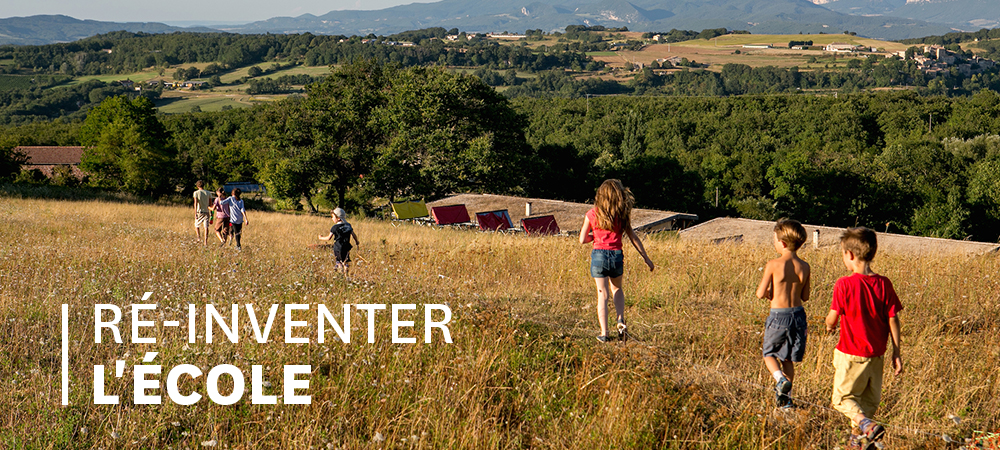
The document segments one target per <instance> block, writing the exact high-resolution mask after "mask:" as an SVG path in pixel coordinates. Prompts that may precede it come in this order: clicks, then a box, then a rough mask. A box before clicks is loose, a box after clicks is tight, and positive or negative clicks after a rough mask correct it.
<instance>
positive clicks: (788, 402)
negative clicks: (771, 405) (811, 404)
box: [778, 394, 795, 411]
mask: <svg viewBox="0 0 1000 450" xmlns="http://www.w3.org/2000/svg"><path fill="white" fill-rule="evenodd" d="M779 395H780V394H779ZM782 397H784V398H783V399H781V400H783V401H784V403H781V401H779V402H778V409H780V410H782V411H791V410H793V409H795V402H793V401H792V398H791V397H789V396H787V395H782Z"/></svg>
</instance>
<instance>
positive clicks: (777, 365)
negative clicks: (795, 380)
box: [764, 356, 784, 373]
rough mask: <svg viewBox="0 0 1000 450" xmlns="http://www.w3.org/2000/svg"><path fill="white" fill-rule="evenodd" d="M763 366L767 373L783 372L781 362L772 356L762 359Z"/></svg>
mask: <svg viewBox="0 0 1000 450" xmlns="http://www.w3.org/2000/svg"><path fill="white" fill-rule="evenodd" d="M764 366H765V367H767V373H774V371H775V370H781V371H782V372H784V369H782V368H781V360H780V359H778V358H775V357H773V356H765V357H764Z"/></svg>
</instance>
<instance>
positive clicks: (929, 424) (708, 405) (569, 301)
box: [0, 198, 1000, 449]
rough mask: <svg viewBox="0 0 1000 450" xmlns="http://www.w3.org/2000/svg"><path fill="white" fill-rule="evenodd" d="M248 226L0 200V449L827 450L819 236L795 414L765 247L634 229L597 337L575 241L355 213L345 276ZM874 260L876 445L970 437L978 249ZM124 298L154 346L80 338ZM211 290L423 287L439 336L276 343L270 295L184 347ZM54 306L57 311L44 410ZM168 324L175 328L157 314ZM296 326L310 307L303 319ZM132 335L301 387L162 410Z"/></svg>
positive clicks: (271, 219) (359, 330) (992, 361)
mask: <svg viewBox="0 0 1000 450" xmlns="http://www.w3.org/2000/svg"><path fill="white" fill-rule="evenodd" d="M249 220H250V223H249V224H248V226H247V227H246V232H245V238H244V248H243V251H242V252H237V251H235V249H233V248H232V247H226V248H219V247H218V246H217V245H210V246H208V247H203V246H201V245H199V244H198V243H197V242H196V241H195V238H194V230H192V229H191V228H192V214H191V212H190V208H186V207H175V206H156V205H135V204H123V203H102V202H68V201H65V202H61V201H52V200H34V199H21V198H0V221H2V223H3V224H4V226H3V227H0V392H2V393H3V394H0V447H2V448H12V449H18V448H30V449H36V448H37V449H50V448H51V449H63V448H74V449H98V448H105V449H111V448H116V449H117V448H143V449H146V448H148V449H200V448H210V447H213V446H214V448H228V449H261V448H263V449H270V448H289V449H357V448H404V449H405V448H477V449H478V448H503V449H506V448H703V449H710V448H743V449H763V448H816V449H832V448H836V447H838V446H842V445H843V442H844V437H845V432H846V429H847V421H846V419H844V418H843V417H840V416H838V415H837V414H835V413H833V412H831V411H830V410H829V409H828V408H827V407H826V405H828V404H829V395H830V385H831V383H832V377H833V372H832V368H831V365H830V360H831V355H832V350H833V347H834V345H835V343H836V338H835V337H834V336H832V335H827V334H825V333H824V330H823V329H822V317H823V316H824V315H825V313H826V311H827V309H828V305H829V299H830V296H831V290H832V286H833V283H834V281H835V280H836V279H837V278H838V277H840V276H842V275H845V274H846V272H845V269H844V267H843V264H842V262H841V260H840V255H839V254H838V253H837V252H836V251H833V250H822V249H821V250H811V249H807V250H804V251H803V252H802V256H803V257H804V258H805V259H806V260H807V261H808V262H810V263H811V264H812V266H813V276H814V278H813V286H814V290H813V300H812V301H810V302H808V303H807V306H806V309H807V312H808V314H809V316H810V327H811V329H810V338H809V339H810V340H809V344H808V347H807V354H806V360H805V361H804V362H803V363H802V364H801V365H800V366H799V368H798V378H797V379H796V386H795V389H794V391H793V395H795V396H796V397H797V399H798V403H799V405H801V406H802V407H801V408H799V409H797V410H795V411H794V412H791V413H780V412H778V411H775V409H774V408H773V402H774V399H773V394H772V393H770V392H769V391H768V386H770V385H771V383H772V381H771V378H770V375H769V374H767V373H766V371H765V370H764V367H763V364H762V363H761V359H760V357H759V351H760V350H759V349H760V343H761V334H760V332H761V331H762V328H763V321H764V318H765V316H766V315H767V306H766V304H765V303H764V302H762V301H759V300H757V299H756V298H754V296H753V292H754V289H755V287H756V283H757V281H758V277H759V276H760V268H761V267H762V266H763V264H764V262H765V261H766V260H767V259H769V258H771V257H773V255H772V252H773V250H771V249H768V248H766V247H754V246H749V245H732V244H726V245H711V244H703V243H697V242H688V241H681V240H678V239H676V238H671V237H657V236H650V237H647V239H646V244H647V248H648V249H649V253H650V255H651V257H652V259H653V260H654V261H655V262H656V264H657V268H656V270H655V271H654V272H652V273H650V272H648V271H645V270H644V268H642V267H640V266H641V264H639V263H638V262H639V261H638V259H637V255H635V253H634V252H632V251H627V252H626V253H627V254H626V261H627V262H626V274H625V277H626V281H625V291H626V298H627V305H628V306H627V315H628V318H629V321H630V322H629V323H630V328H631V329H633V330H634V339H632V340H630V341H629V342H628V343H625V344H621V343H613V344H603V343H599V342H597V341H596V340H595V339H594V336H595V335H596V334H597V326H596V319H595V316H596V315H595V300H594V298H595V296H594V287H593V281H592V280H591V278H590V277H589V273H588V258H589V248H588V247H587V246H581V245H579V244H577V243H576V241H575V239H567V238H559V237H549V238H531V237H526V236H510V235H503V234H492V233H480V232H473V231H461V230H448V229H436V228H431V227H421V226H416V225H409V224H394V223H389V222H380V221H373V220H366V219H355V220H352V222H353V224H354V226H355V229H356V230H357V233H358V235H359V237H360V239H361V245H360V246H359V247H357V248H356V249H355V252H354V255H355V258H354V259H355V261H356V263H355V265H354V267H353V268H352V270H351V273H350V277H349V278H347V277H345V276H343V275H342V274H339V273H337V272H336V271H335V270H334V268H333V264H332V258H333V257H332V255H331V253H330V252H327V251H322V250H316V249H311V248H309V247H308V246H309V245H310V244H314V243H317V242H318V241H317V239H316V237H317V236H318V235H320V234H325V233H326V232H327V230H328V229H329V227H330V225H331V221H330V220H329V218H326V217H315V216H295V215H287V214H278V213H266V212H258V211H250V213H249ZM212 242H214V239H213V241H212ZM874 268H875V270H876V271H878V272H880V273H883V274H885V275H887V276H889V277H890V278H891V279H892V280H893V281H894V282H895V285H896V289H897V291H898V292H899V294H900V297H901V299H902V301H903V304H904V305H905V307H906V310H905V311H904V313H903V315H902V323H903V344H904V347H903V349H902V355H903V358H904V361H905V364H906V373H905V374H904V375H903V376H902V377H899V378H895V377H892V376H887V379H886V383H885V390H884V395H883V404H882V408H881V410H880V413H879V415H878V418H879V419H880V420H882V421H883V422H884V423H886V424H887V429H888V433H889V434H888V437H887V439H886V441H885V443H886V445H887V447H888V448H897V449H898V448H903V449H908V448H946V447H948V444H946V443H945V442H944V440H943V438H942V436H943V435H944V434H947V435H948V436H949V439H954V440H956V441H959V442H961V441H962V439H963V438H968V437H973V436H974V432H975V431H997V429H998V428H1000V418H998V415H997V412H998V411H1000V364H998V363H1000V331H998V320H1000V279H998V273H1000V270H998V269H1000V261H998V259H997V257H996V256H983V257H954V258H940V257H912V256H911V255H893V254H880V255H879V256H878V257H877V258H876V260H875V264H874ZM145 291H152V292H153V296H152V298H151V299H150V301H152V302H155V303H156V304H157V305H158V309H157V310H156V313H155V314H156V316H155V317H156V322H157V326H155V327H153V328H150V329H148V330H147V333H148V334H151V335H154V336H156V337H157V338H158V342H157V343H156V344H130V343H126V344H114V343H108V342H107V341H105V342H104V343H102V344H95V343H94V339H93V324H92V321H93V305H94V304H97V303H111V304H115V305H119V306H121V307H122V308H123V312H124V313H125V316H126V318H125V319H123V324H125V325H127V324H128V323H129V320H130V319H128V318H127V317H128V311H129V310H128V309H127V305H129V304H131V303H139V302H140V297H141V296H142V294H143V292H145ZM209 302H210V303H214V304H215V305H216V306H217V307H218V308H219V309H220V311H228V310H229V309H228V308H229V306H230V305H231V304H232V303H239V304H245V303H253V304H254V305H255V306H256V307H257V310H258V311H262V310H264V311H265V312H266V308H267V306H268V305H270V304H272V303H274V304H282V303H305V304H310V305H316V304H318V303H324V304H326V305H327V306H328V307H329V308H330V309H331V310H332V311H335V312H336V311H339V310H340V308H341V305H342V304H344V303H351V304H360V303H380V304H394V303H416V304H427V303H445V304H448V305H449V306H450V308H451V310H452V312H453V317H452V321H451V323H450V324H449V325H450V331H451V335H452V338H453V340H454V343H452V344H446V343H444V342H443V341H442V340H441V339H440V337H436V338H435V340H434V342H433V343H431V344H423V343H422V340H420V342H421V343H418V344H392V343H390V341H389V334H390V332H391V329H390V327H389V325H388V320H386V318H387V317H388V313H387V312H382V313H381V314H380V315H379V316H378V318H377V319H376V342H375V343H374V344H368V343H367V340H366V339H365V336H366V334H367V323H366V318H365V316H364V315H363V314H362V313H355V314H354V315H353V319H352V322H351V323H352V328H353V333H352V336H353V337H352V342H351V343H350V344H343V343H339V342H338V343H331V342H330V341H329V340H328V341H327V343H325V344H320V343H318V342H317V341H316V337H315V334H313V337H312V339H311V341H310V343H308V344H286V343H284V340H283V335H284V333H283V327H282V326H281V324H283V323H284V322H283V314H282V312H281V311H279V313H278V317H277V318H276V319H275V327H274V330H272V338H271V341H270V342H269V343H266V344H258V343H257V342H256V341H255V340H254V339H253V338H252V336H253V334H252V332H251V331H249V325H248V324H246V317H245V315H244V316H242V317H240V320H241V322H240V328H241V332H240V336H241V340H240V341H239V343H237V344H233V343H230V342H228V341H227V340H221V339H220V340H217V341H216V342H215V343H213V344H205V343H204V342H202V340H201V339H199V340H198V342H197V343H194V344H189V343H187V340H186V339H185V337H186V333H185V332H184V331H183V329H184V325H186V323H187V320H186V311H187V305H188V304H195V305H198V309H199V310H201V311H203V308H202V305H203V304H205V303H209ZM62 304H69V305H70V312H71V314H70V319H69V324H70V330H71V333H70V344H69V349H70V352H69V354H70V360H69V361H70V369H71V370H70V371H71V386H72V390H71V392H70V395H69V399H70V405H69V406H65V407H64V406H61V405H60V348H61V347H60V346H61V342H60V316H61V314H60V305H62ZM313 308H314V309H313V311H315V306H313ZM161 313H162V315H163V316H162V317H161V316H160V314H161ZM261 314H263V313H258V317H260V315H261ZM335 314H336V313H335ZM406 314H407V313H405V312H404V319H408V320H414V321H416V326H417V327H416V328H415V329H414V330H409V331H412V333H411V335H419V334H420V333H419V332H418V331H415V330H422V316H420V317H417V316H418V314H410V316H408V317H407V316H406ZM306 316H308V315H306ZM199 317H200V316H199ZM171 319H173V320H179V321H181V322H182V324H184V325H182V326H181V330H182V331H179V332H178V331H175V330H174V329H170V328H164V327H163V326H162V325H160V324H161V323H162V321H163V320H171ZM296 319H297V320H306V317H302V318H299V317H298V316H296ZM308 320H309V322H310V323H315V315H314V314H313V317H311V318H309V319H308ZM200 326H201V325H199V327H200ZM128 329H129V327H127V326H124V327H123V332H124V333H125V334H126V336H127V335H128V334H129V331H128ZM305 330H315V328H314V327H307V328H305ZM406 332H407V330H405V329H404V335H405V334H406ZM201 333H202V331H199V334H201ZM217 333H219V332H218V330H217ZM219 335H220V334H217V336H219ZM329 335H333V336H335V334H333V333H329ZM329 335H328V336H329ZM105 336H106V338H107V337H109V334H108V333H105ZM217 339H218V338H217ZM331 340H332V339H331ZM150 351H153V352H159V355H158V356H157V357H156V359H155V361H154V363H157V364H161V365H162V366H163V372H164V374H165V373H166V372H167V371H169V370H170V368H171V367H174V366H176V365H178V364H193V365H195V366H198V367H200V368H201V369H202V370H203V371H205V372H207V370H208V369H210V368H211V367H214V366H217V365H219V364H232V365H235V366H237V367H240V368H242V369H243V371H244V373H246V374H247V377H248V384H249V373H250V366H251V365H254V364H258V365H263V366H264V375H265V377H266V378H267V379H268V380H270V382H271V383H273V386H271V387H266V388H265V389H266V392H265V393H267V394H275V395H280V394H281V390H280V385H281V367H282V366H283V365H285V364H309V365H311V367H312V373H311V375H310V376H309V377H308V378H309V379H310V383H311V384H310V386H309V389H308V391H307V393H308V394H309V395H311V396H312V403H311V404H309V405H281V404H279V405H252V404H251V403H250V402H249V401H248V400H247V398H246V397H245V398H244V399H243V400H242V401H240V402H237V403H236V404H233V405H230V406H221V405H216V404H214V403H211V402H209V401H208V399H207V398H203V399H202V400H201V402H199V403H197V404H195V405H193V406H180V405H176V404H173V403H171V402H170V401H169V400H168V399H167V398H166V396H164V398H163V402H164V403H163V404H162V405H136V404H134V403H133V402H132V401H131V398H132V389H133V383H132V381H131V380H132V376H131V373H132V369H131V367H132V366H133V365H135V364H142V362H141V361H142V357H143V355H144V354H145V353H146V352H150ZM117 359H121V360H126V361H127V363H128V364H127V369H126V373H125V376H123V377H122V378H117V377H115V376H114V375H113V369H112V367H113V366H114V364H115V362H114V361H115V360H117ZM97 364H103V365H105V366H107V367H108V369H107V373H108V375H107V377H106V384H107V391H108V393H113V394H118V395H120V396H121V398H122V404H120V405H94V404H93V391H92V387H91V383H92V373H93V367H94V365H97ZM164 378H165V375H164ZM223 380H224V381H223V382H222V384H223V385H225V384H226V383H227V382H226V381H225V380H227V378H225V377H224V378H223ZM225 389H226V388H225V387H223V390H225ZM181 390H182V391H184V392H188V391H191V390H196V391H198V392H200V393H202V394H205V385H204V377H202V378H200V379H199V380H197V381H195V380H192V379H190V378H183V379H182V382H181ZM249 391H250V386H247V393H248V395H249ZM157 393H162V392H157ZM300 393H301V392H300ZM279 403H280V400H279ZM951 417H956V418H959V419H960V420H958V421H956V420H953V419H951ZM954 447H957V445H954Z"/></svg>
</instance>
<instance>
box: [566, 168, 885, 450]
mask: <svg viewBox="0 0 1000 450" xmlns="http://www.w3.org/2000/svg"><path fill="white" fill-rule="evenodd" d="M634 204H635V200H634V198H633V196H632V192H631V191H630V190H629V189H628V188H625V187H624V186H623V185H622V183H621V181H619V180H613V179H612V180H606V181H604V183H603V184H601V186H600V187H599V188H598V189H597V195H596V197H595V199H594V208H593V209H591V210H590V211H588V212H587V215H586V217H585V218H584V221H583V228H582V229H581V230H580V243H581V244H586V243H590V242H592V243H593V250H592V252H591V258H590V275H591V277H593V278H594V281H595V282H596V285H597V321H598V324H599V326H600V329H601V334H599V335H598V336H597V340H598V341H600V342H609V341H611V340H612V338H611V336H610V335H609V334H608V305H607V303H608V300H609V299H610V300H612V302H613V303H614V306H615V313H616V319H617V331H618V336H617V337H618V339H619V340H621V341H626V340H628V337H629V333H628V325H627V322H626V320H625V295H624V293H623V291H622V278H623V274H624V270H623V269H624V258H623V254H622V249H623V245H622V243H623V238H624V237H626V236H627V237H628V238H629V241H631V242H632V245H633V247H635V249H636V251H638V252H639V254H640V255H641V256H642V258H643V260H644V261H645V263H646V266H647V267H649V270H650V271H652V270H653V268H654V265H653V261H652V260H650V258H649V256H648V255H647V254H646V250H645V248H644V247H643V245H642V242H641V241H640V240H639V238H638V237H637V236H636V234H635V232H634V231H633V229H632V224H631V223H630V220H629V217H630V215H631V212H632V207H633V206H634ZM805 241H806V231H805V228H804V227H803V226H802V224H801V223H799V222H797V221H795V220H787V219H785V220H780V221H778V222H777V223H776V224H775V226H774V233H773V243H774V248H775V250H776V251H777V252H778V253H779V255H780V256H779V257H778V258H775V259H773V260H771V261H769V262H768V263H767V265H766V266H765V267H764V274H763V277H762V279H761V281H760V284H759V285H758V287H757V297H759V298H761V299H767V300H769V301H770V314H769V315H768V317H767V320H766V321H765V325H764V339H763V345H762V348H763V357H764V364H765V366H766V367H767V369H768V372H770V373H771V375H772V376H773V377H774V380H775V388H774V391H775V401H776V403H777V406H778V407H779V408H781V409H789V408H794V407H795V404H794V402H793V401H792V397H791V395H790V393H791V390H792V382H793V381H794V379H795V363H797V362H801V361H802V358H803V356H804V354H805V350H806V336H807V334H808V323H807V321H806V314H805V309H804V308H803V307H802V303H803V302H805V301H807V300H809V295H810V290H811V286H810V267H809V264H808V263H806V262H805V261H803V260H802V259H801V258H799V256H798V253H797V252H798V249H799V248H800V247H801V246H802V244H804V243H805ZM877 249H878V240H877V237H876V234H875V232H874V231H873V230H871V229H868V228H865V227H855V228H849V229H847V231H845V232H844V233H843V235H842V236H841V238H840V250H841V255H842V257H843V261H844V266H845V267H846V268H847V270H848V271H850V272H851V275H849V276H845V277H842V278H840V279H839V280H837V282H836V284H835V285H834V289H833V299H832V303H831V306H830V310H829V312H828V314H827V316H826V320H825V325H826V331H827V332H830V333H832V332H834V331H836V330H837V326H838V324H839V326H840V341H839V342H838V344H837V347H836V349H835V350H834V355H833V367H834V377H833V392H832V395H831V402H832V403H833V407H834V409H836V410H837V411H839V412H841V413H842V414H844V415H845V416H846V417H847V418H848V419H849V420H850V421H851V425H852V427H851V435H850V437H849V439H848V447H850V448H857V449H861V448H864V449H866V450H868V449H873V448H875V447H876V443H878V442H879V441H880V440H881V439H882V438H883V436H884V435H885V428H884V427H883V426H882V425H880V424H878V423H877V422H875V421H874V420H872V419H871V417H872V416H873V415H874V414H875V412H876V410H877V409H878V405H879V402H880V400H881V395H882V376H883V367H884V362H885V361H884V356H885V353H886V350H887V346H888V345H887V341H888V340H889V339H890V338H891V340H892V356H891V363H892V368H893V369H894V372H895V374H896V375H900V374H902V372H903V360H902V357H901V356H900V344H901V342H900V326H901V325H900V322H899V317H898V316H897V314H898V313H899V312H900V311H902V310H903V305H902V303H900V301H899V297H898V296H897V295H896V291H895V289H894V288H893V285H892V282H891V281H890V280H889V279H888V278H886V277H884V276H882V275H879V274H877V273H875V272H874V271H873V270H872V268H871V262H872V260H873V259H874V258H875V252H876V250H877Z"/></svg>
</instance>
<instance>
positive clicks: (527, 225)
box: [521, 216, 559, 236]
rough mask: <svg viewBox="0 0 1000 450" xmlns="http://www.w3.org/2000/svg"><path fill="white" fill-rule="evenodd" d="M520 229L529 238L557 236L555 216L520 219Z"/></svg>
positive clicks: (557, 227) (557, 229) (557, 226)
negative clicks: (547, 235) (534, 236)
mask: <svg viewBox="0 0 1000 450" xmlns="http://www.w3.org/2000/svg"><path fill="white" fill-rule="evenodd" d="M521 228H522V229H523V230H524V232H525V233H528V235H529V236H531V235H536V234H537V235H546V234H559V225H557V224H556V216H540V217H525V218H523V219H521Z"/></svg>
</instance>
